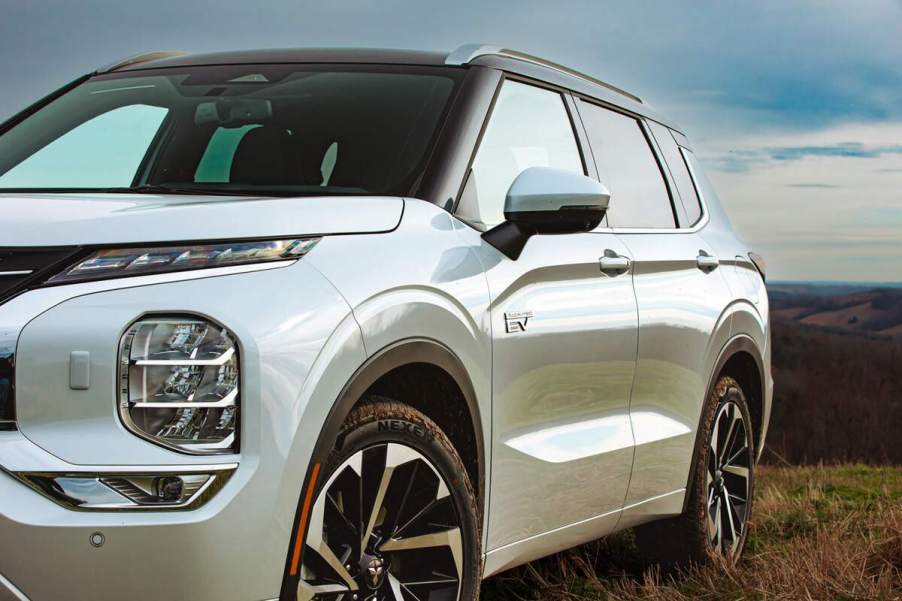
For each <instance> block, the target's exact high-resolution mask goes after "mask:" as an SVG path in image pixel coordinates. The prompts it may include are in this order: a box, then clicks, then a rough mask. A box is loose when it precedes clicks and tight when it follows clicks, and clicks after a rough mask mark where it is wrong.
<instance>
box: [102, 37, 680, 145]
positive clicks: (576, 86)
mask: <svg viewBox="0 0 902 601" xmlns="http://www.w3.org/2000/svg"><path fill="white" fill-rule="evenodd" d="M266 63H284V64H290V63H336V64H340V63H364V64H367V63H368V64H394V65H433V66H453V67H461V66H469V65H482V66H486V67H493V68H497V69H503V70H507V71H511V72H514V73H518V74H520V75H523V76H526V77H532V78H534V79H538V80H540V81H546V82H548V83H551V84H554V85H558V86H561V87H563V88H567V89H571V90H573V91H574V92H577V93H580V94H584V95H586V96H589V97H593V98H596V99H598V100H601V101H603V102H606V103H608V104H611V105H615V106H618V107H620V108H621V109H625V110H627V111H630V112H633V113H635V114H637V115H642V116H644V117H647V118H649V119H653V120H655V121H658V122H660V123H663V124H664V125H667V126H669V127H672V128H674V129H677V130H678V128H676V126H675V125H674V124H673V123H671V122H670V121H669V120H667V119H664V118H663V117H661V116H660V115H659V114H657V112H656V111H654V110H653V109H651V107H649V106H648V105H647V104H645V103H644V102H643V101H642V100H640V99H639V98H638V97H637V96H634V95H633V94H631V93H629V92H626V91H624V90H621V89H620V88H617V87H615V86H612V85H610V84H608V83H607V82H604V81H601V80H598V79H595V78H594V77H591V76H589V75H585V74H583V73H579V72H577V71H574V70H572V69H569V68H567V67H564V66H561V65H558V64H556V63H552V62H550V61H546V60H544V59H541V58H537V57H534V56H530V55H528V54H523V53H520V52H517V51H514V50H508V49H505V48H501V47H498V46H487V45H481V44H465V45H463V46H461V47H459V48H457V49H456V50H454V51H452V52H451V53H445V52H424V51H419V50H397V49H386V48H276V49H266V50H238V51H232V52H214V53H207V54H185V53H180V52H154V53H150V54H143V55H139V56H135V57H132V58H128V59H125V60H122V61H118V62H116V63H113V64H111V65H108V66H106V67H103V68H101V69H98V71H97V72H98V73H109V72H122V71H140V70H143V69H158V68H165V67H190V66H201V65H250V64H266ZM678 131H679V130H678Z"/></svg>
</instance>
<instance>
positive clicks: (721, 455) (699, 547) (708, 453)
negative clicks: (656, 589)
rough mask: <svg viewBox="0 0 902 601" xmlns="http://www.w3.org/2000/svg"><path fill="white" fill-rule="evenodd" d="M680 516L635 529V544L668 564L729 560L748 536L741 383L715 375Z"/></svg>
mask: <svg viewBox="0 0 902 601" xmlns="http://www.w3.org/2000/svg"><path fill="white" fill-rule="evenodd" d="M701 428H702V430H701V432H700V433H699V437H698V447H697V449H696V451H695V463H694V465H693V472H692V477H691V479H690V483H689V489H688V490H687V491H686V495H687V503H686V511H685V512H684V513H683V515H681V516H679V517H676V518H672V519H668V520H662V521H660V522H653V523H650V524H645V525H643V526H639V527H638V528H636V544H637V545H638V547H639V550H640V551H641V552H642V553H643V554H644V555H645V556H646V557H647V558H648V559H650V560H651V561H653V562H655V563H659V564H661V565H662V567H664V568H666V569H669V568H673V567H678V566H685V565H686V564H689V563H706V562H708V561H710V560H711V559H712V558H713V557H715V556H721V557H723V558H725V559H726V560H727V561H729V562H730V563H735V562H737V561H738V560H739V558H740V556H741V555H742V550H743V548H744V547H745V541H746V537H747V536H748V522H749V518H750V517H751V512H752V493H753V491H754V474H755V461H754V457H755V454H754V444H753V440H754V439H753V436H752V421H751V418H750V416H749V410H748V403H747V401H746V397H745V394H744V393H743V391H742V387H741V386H740V385H739V383H738V382H736V380H734V379H733V378H731V377H729V376H721V377H720V379H718V381H717V384H716V385H715V386H714V390H713V391H712V393H711V396H710V397H709V398H708V399H707V403H706V404H705V408H704V415H703V419H702V423H701Z"/></svg>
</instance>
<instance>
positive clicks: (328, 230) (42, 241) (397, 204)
mask: <svg viewBox="0 0 902 601" xmlns="http://www.w3.org/2000/svg"><path fill="white" fill-rule="evenodd" d="M403 210H404V200H403V199H401V198H397V197H388V196H311V197H300V198H249V197H246V196H241V197H237V196H182V195H148V194H94V195H91V194H0V247H4V246H6V247H10V246H70V245H86V244H92V245H93V244H103V245H108V244H131V243H143V242H181V241H195V240H231V239H241V238H264V237H272V238H284V237H292V236H303V235H312V234H353V233H376V232H387V231H391V230H393V229H395V228H396V227H397V225H398V223H399V222H400V221H401V215H402V213H403Z"/></svg>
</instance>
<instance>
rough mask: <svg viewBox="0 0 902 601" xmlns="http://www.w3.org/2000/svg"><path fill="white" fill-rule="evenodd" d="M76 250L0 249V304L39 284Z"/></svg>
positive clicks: (70, 248)
mask: <svg viewBox="0 0 902 601" xmlns="http://www.w3.org/2000/svg"><path fill="white" fill-rule="evenodd" d="M77 251H78V249H77V248H72V247H69V248H0V303H2V302H3V301H5V300H7V299H9V298H10V297H12V296H15V295H16V294H18V293H19V292H21V291H22V290H25V289H27V288H28V286H29V285H30V284H34V283H37V282H40V281H42V280H44V279H46V278H47V277H49V276H50V275H51V272H53V271H54V270H55V269H56V268H58V267H59V266H61V265H60V264H62V263H65V262H66V261H67V260H68V259H70V258H71V257H72V256H73V255H74V254H75V253H76V252H77Z"/></svg>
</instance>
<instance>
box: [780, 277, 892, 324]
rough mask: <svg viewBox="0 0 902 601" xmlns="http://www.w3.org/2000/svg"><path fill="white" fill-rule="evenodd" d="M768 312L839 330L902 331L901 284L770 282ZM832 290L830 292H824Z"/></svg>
mask: <svg viewBox="0 0 902 601" xmlns="http://www.w3.org/2000/svg"><path fill="white" fill-rule="evenodd" d="M768 288H769V292H770V301H771V316H772V318H773V319H776V320H783V321H795V322H798V323H802V324H805V325H812V326H821V327H825V328H830V329H838V330H843V331H851V332H861V333H868V334H878V335H887V336H896V335H902V287H881V288H860V287H856V286H852V285H836V284H829V285H817V284H794V283H793V284H784V283H777V284H771V285H770V286H769V287H768ZM829 290H832V291H833V292H834V293H833V294H830V293H828V291H829Z"/></svg>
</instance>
